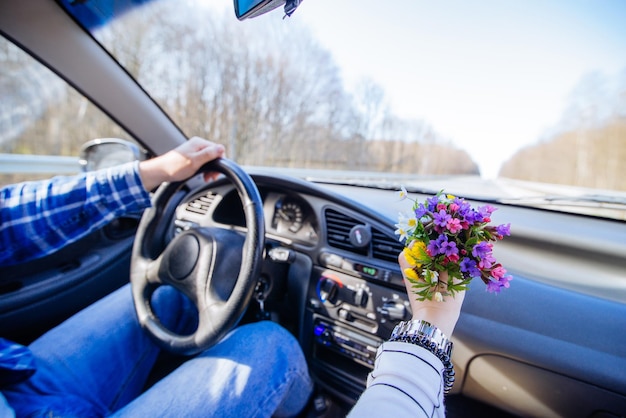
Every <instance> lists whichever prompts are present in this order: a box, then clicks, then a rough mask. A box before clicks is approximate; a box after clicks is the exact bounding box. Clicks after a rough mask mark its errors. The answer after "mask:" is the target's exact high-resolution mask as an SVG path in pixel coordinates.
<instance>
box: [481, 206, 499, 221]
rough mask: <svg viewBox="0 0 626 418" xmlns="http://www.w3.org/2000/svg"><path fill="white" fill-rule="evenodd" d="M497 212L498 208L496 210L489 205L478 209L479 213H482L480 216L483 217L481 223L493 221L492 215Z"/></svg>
mask: <svg viewBox="0 0 626 418" xmlns="http://www.w3.org/2000/svg"><path fill="white" fill-rule="evenodd" d="M495 210H496V208H494V207H493V206H489V205H485V206H479V207H478V213H480V216H482V218H483V219H482V221H481V222H490V221H491V214H492V213H493V212H494V211H495Z"/></svg>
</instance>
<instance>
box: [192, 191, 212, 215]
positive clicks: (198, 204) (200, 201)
mask: <svg viewBox="0 0 626 418" xmlns="http://www.w3.org/2000/svg"><path fill="white" fill-rule="evenodd" d="M216 197H217V195H216V194H215V193H213V192H209V193H207V194H206V195H204V196H198V197H197V198H195V199H194V200H192V201H191V202H189V203H187V206H186V207H185V209H186V210H187V212H193V213H198V214H200V215H206V214H207V213H208V212H209V209H210V208H211V205H212V204H213V201H215V198H216Z"/></svg>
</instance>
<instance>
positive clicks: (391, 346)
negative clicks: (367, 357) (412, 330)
mask: <svg viewBox="0 0 626 418" xmlns="http://www.w3.org/2000/svg"><path fill="white" fill-rule="evenodd" d="M443 371H444V366H443V363H442V362H441V360H439V359H438V358H437V357H436V356H435V355H434V354H432V353H431V352H429V351H428V350H426V349H425V348H422V347H420V346H418V345H415V344H411V343H405V342H399V341H398V342H385V343H383V344H382V345H381V346H380V347H379V348H378V353H377V356H376V361H375V363H374V370H373V371H372V372H371V373H370V375H369V377H368V379H367V388H366V389H365V391H364V392H363V394H362V395H361V397H360V398H359V400H358V402H357V403H356V405H355V406H354V408H352V410H351V411H350V413H349V414H348V417H349V418H360V417H385V416H388V417H391V416H393V417H444V416H445V408H444V404H443V393H444V392H443Z"/></svg>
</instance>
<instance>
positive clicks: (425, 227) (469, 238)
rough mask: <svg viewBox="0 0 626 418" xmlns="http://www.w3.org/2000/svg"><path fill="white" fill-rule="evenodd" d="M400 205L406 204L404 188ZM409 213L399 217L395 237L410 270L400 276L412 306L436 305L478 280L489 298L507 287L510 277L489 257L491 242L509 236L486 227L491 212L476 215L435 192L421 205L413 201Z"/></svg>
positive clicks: (500, 229)
mask: <svg viewBox="0 0 626 418" xmlns="http://www.w3.org/2000/svg"><path fill="white" fill-rule="evenodd" d="M400 197H401V198H402V199H409V197H408V193H407V191H406V189H405V188H404V187H402V190H401V191H400ZM413 202H414V204H413V212H412V213H411V214H409V215H405V214H400V217H399V222H398V223H397V224H396V227H397V229H396V231H395V233H396V234H397V235H399V236H400V241H401V242H402V241H404V242H405V251H404V254H405V258H406V260H407V262H408V264H409V265H410V267H409V268H407V269H405V271H404V275H405V277H406V278H407V280H409V282H411V284H412V287H413V289H414V293H415V294H416V295H417V298H418V300H420V301H421V300H426V299H428V300H432V299H435V300H437V301H442V300H443V299H444V297H445V296H448V295H450V296H454V294H455V293H456V292H460V291H463V290H465V289H467V286H468V285H469V283H470V281H471V280H472V279H475V278H480V279H481V280H482V281H483V282H484V283H485V284H486V285H487V290H488V291H489V292H495V293H499V292H500V291H501V290H502V288H508V287H509V281H510V280H511V279H512V277H511V276H507V275H506V270H505V269H504V267H502V265H501V264H499V263H498V262H497V261H496V259H495V257H494V256H493V253H492V250H493V241H497V240H501V239H503V238H504V236H508V235H510V224H506V225H498V226H491V225H489V223H490V222H491V214H492V213H493V211H494V210H495V208H493V207H491V206H489V205H486V206H481V207H478V208H476V209H474V208H472V207H471V206H470V204H469V203H468V202H466V201H465V200H464V199H462V198H458V197H455V196H452V195H446V194H444V193H443V192H439V193H438V194H437V195H436V196H433V197H431V198H428V199H426V201H425V202H424V203H419V202H417V201H415V200H414V201H413Z"/></svg>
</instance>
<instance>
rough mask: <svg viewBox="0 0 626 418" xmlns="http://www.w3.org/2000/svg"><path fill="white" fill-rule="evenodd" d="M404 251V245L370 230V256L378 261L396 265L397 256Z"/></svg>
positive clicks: (374, 230)
mask: <svg viewBox="0 0 626 418" xmlns="http://www.w3.org/2000/svg"><path fill="white" fill-rule="evenodd" d="M403 249H404V244H402V243H401V242H400V241H399V240H397V239H393V238H391V237H389V236H387V235H386V234H384V233H382V232H380V231H378V230H376V229H372V256H373V257H374V258H377V259H379V260H385V261H391V262H392V263H396V262H397V261H398V255H399V254H400V253H401V252H402V250H403Z"/></svg>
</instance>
